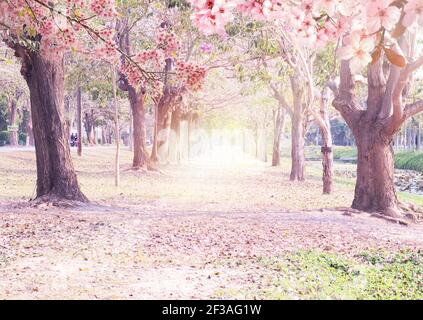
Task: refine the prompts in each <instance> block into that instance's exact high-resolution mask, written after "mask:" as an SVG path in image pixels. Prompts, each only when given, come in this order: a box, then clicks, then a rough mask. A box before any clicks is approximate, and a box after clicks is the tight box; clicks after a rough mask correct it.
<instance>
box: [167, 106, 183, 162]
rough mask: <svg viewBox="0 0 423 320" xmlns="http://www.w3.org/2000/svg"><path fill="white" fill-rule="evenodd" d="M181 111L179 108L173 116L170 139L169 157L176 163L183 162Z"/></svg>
mask: <svg viewBox="0 0 423 320" xmlns="http://www.w3.org/2000/svg"><path fill="white" fill-rule="evenodd" d="M180 141H181V110H180V108H179V107H177V108H176V109H175V110H174V111H173V112H172V116H171V122H170V137H169V156H170V159H171V161H174V162H175V163H178V164H179V163H180V162H181V146H180V144H181V143H180Z"/></svg>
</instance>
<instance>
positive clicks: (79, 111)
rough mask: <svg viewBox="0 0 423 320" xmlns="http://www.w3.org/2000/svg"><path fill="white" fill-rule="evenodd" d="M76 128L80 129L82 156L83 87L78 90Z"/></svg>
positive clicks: (79, 140) (79, 141)
mask: <svg viewBox="0 0 423 320" xmlns="http://www.w3.org/2000/svg"><path fill="white" fill-rule="evenodd" d="M76 128H77V129H76V130H77V131H78V156H79V157H80V156H82V88H81V86H79V87H78V89H77V91H76Z"/></svg>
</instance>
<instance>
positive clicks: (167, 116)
mask: <svg viewBox="0 0 423 320" xmlns="http://www.w3.org/2000/svg"><path fill="white" fill-rule="evenodd" d="M163 110H165V111H164V112H163ZM168 110H169V109H168V107H164V106H161V104H160V103H159V104H158V106H156V112H157V114H156V124H155V127H154V140H153V149H152V152H151V157H150V160H151V162H153V163H155V164H158V163H159V162H163V163H166V162H167V161H168V156H169V145H168V142H169V132H170V123H171V116H172V114H171V112H169V111H168Z"/></svg>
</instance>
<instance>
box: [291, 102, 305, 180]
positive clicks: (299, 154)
mask: <svg viewBox="0 0 423 320" xmlns="http://www.w3.org/2000/svg"><path fill="white" fill-rule="evenodd" d="M291 159H292V165H291V175H290V180H291V181H296V180H297V181H304V170H305V156H304V126H303V114H302V109H300V110H294V114H293V117H292V143H291Z"/></svg>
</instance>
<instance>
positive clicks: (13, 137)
mask: <svg viewBox="0 0 423 320" xmlns="http://www.w3.org/2000/svg"><path fill="white" fill-rule="evenodd" d="M9 112H10V113H9V124H10V125H11V126H15V125H16V118H17V113H18V105H17V102H16V100H15V99H14V98H12V99H10V106H9ZM18 144H19V139H18V131H17V130H15V129H13V130H12V131H11V132H10V145H11V146H13V147H16V146H17V145H18Z"/></svg>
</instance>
